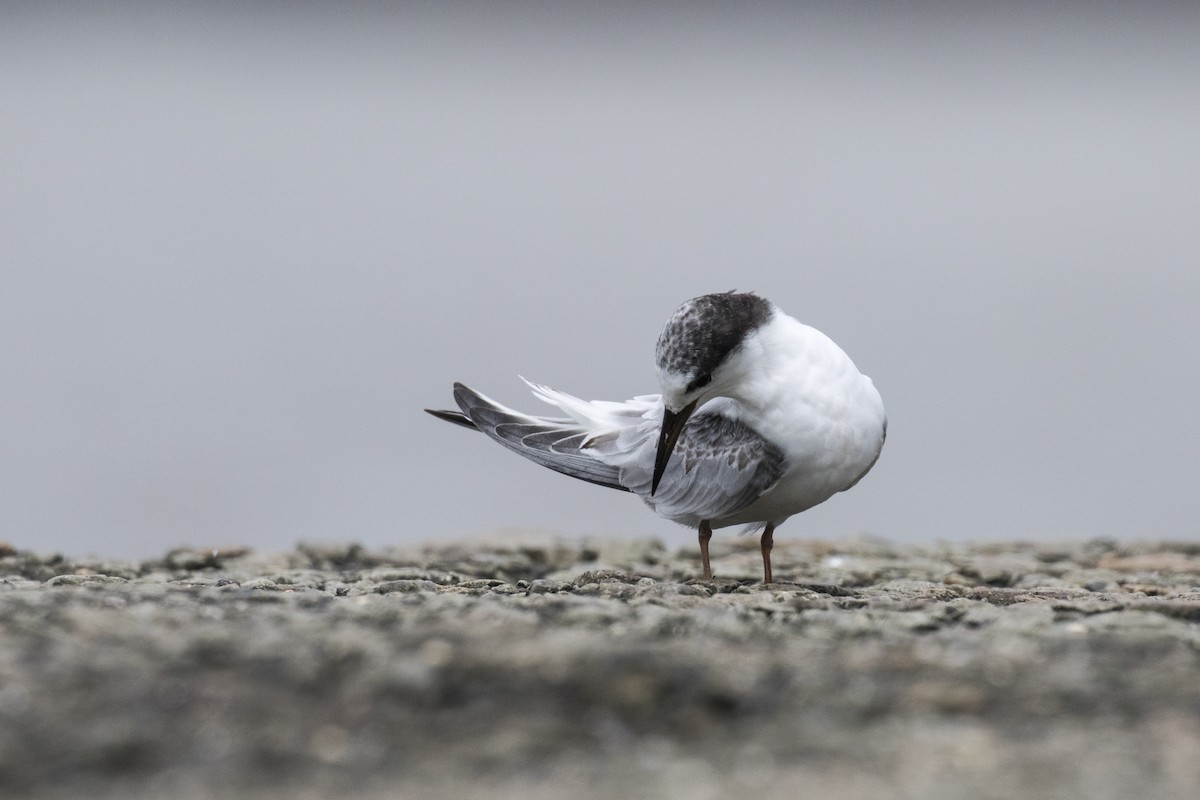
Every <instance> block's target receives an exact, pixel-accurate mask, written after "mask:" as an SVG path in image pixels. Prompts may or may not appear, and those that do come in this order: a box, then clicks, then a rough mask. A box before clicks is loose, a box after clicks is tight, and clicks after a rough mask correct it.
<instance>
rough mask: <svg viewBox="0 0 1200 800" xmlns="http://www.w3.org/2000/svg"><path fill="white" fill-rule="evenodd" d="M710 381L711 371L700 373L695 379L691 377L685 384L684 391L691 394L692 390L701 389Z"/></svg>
mask: <svg viewBox="0 0 1200 800" xmlns="http://www.w3.org/2000/svg"><path fill="white" fill-rule="evenodd" d="M710 383H712V373H711V372H707V373H705V374H703V375H700V376H698V377H696V378H695V379H693V380H692V382H691V383H689V384H688V385H687V389H685V390H684V391H685V393H686V394H691V393H692V392H694V391H696V390H697V389H703V388H704V387H705V386H708V385H709V384H710Z"/></svg>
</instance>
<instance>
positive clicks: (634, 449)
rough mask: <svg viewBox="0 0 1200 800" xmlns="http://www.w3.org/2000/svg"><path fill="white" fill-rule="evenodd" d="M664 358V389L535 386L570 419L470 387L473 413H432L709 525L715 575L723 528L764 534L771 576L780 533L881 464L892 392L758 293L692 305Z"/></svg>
mask: <svg viewBox="0 0 1200 800" xmlns="http://www.w3.org/2000/svg"><path fill="white" fill-rule="evenodd" d="M655 355H656V360H657V364H658V383H659V388H660V391H661V393H660V394H654V395H643V396H639V397H635V398H633V399H632V400H626V401H625V402H612V401H603V400H593V401H588V400H581V399H579V398H577V397H573V396H571V395H569V394H566V393H564V392H559V391H556V390H554V389H550V388H548V387H546V386H539V385H537V384H533V383H529V386H530V388H531V389H532V390H533V393H534V395H535V396H536V397H537V398H538V399H540V400H543V401H545V402H547V403H549V404H550V405H553V406H557V407H558V408H559V409H560V411H561V412H562V413H563V414H565V415H566V416H565V417H541V416H533V415H529V414H524V413H522V412H519V411H514V410H513V409H510V408H506V407H504V406H502V405H500V404H499V403H497V402H495V401H493V400H490V399H489V398H487V397H485V396H483V395H482V394H479V393H478V392H475V391H474V390H472V389H469V388H467V387H466V386H464V385H463V384H461V383H456V384H454V400H455V402H456V403H457V404H458V407H459V409H460V410H459V411H437V410H430V409H426V411H428V412H429V413H430V414H433V415H434V416H436V417H439V418H440V419H444V420H447V421H449V422H454V423H457V424H459V425H462V426H464V427H468V428H473V429H475V430H479V431H482V432H483V433H485V434H487V435H488V436H489V437H491V438H492V439H494V440H495V441H497V442H499V443H500V444H502V445H504V446H505V447H507V448H508V449H510V450H512V451H514V452H516V453H519V454H520V455H522V456H524V457H525V458H528V459H529V460H531V461H534V462H536V463H538V464H541V465H542V466H545V467H549V468H550V469H553V470H556V471H558V472H561V473H564V474H566V475H570V476H571V477H574V478H579V479H580V480H585V481H590V482H591V483H597V484H600V485H601V486H607V487H610V488H613V489H621V490H624V491H627V492H632V493H634V494H636V495H638V496H639V497H641V499H642V500H643V501H644V502H645V503H646V504H647V505H648V506H650V507H651V508H652V509H654V511H655V512H657V513H658V514H659V515H660V516H662V517H666V518H667V519H670V520H673V521H675V522H680V523H683V524H685V525H690V526H693V527H696V528H697V530H698V533H699V540H700V559H701V564H702V569H703V577H704V578H705V579H709V578H711V577H712V569H711V566H710V564H709V557H708V542H709V539H710V538H711V537H712V531H713V529H714V528H723V527H726V526H729V525H747V526H748V527H749V529H751V530H757V529H760V528H761V529H762V538H761V540H760V544H761V550H762V560H763V582H764V583H771V582H772V574H771V547H772V544H773V537H774V533H775V528H776V527H777V526H778V525H780V524H781V523H783V521H784V520H786V519H787V518H788V517H790V516H792V515H793V514H798V513H799V512H801V511H804V510H805V509H808V508H812V507H813V506H815V505H817V504H818V503H821V502H823V501H825V500H827V499H829V498H830V497H831V496H833V495H834V494H836V493H838V492H841V491H845V490H846V489H849V488H850V487H851V486H853V485H854V484H856V483H858V481H859V480H860V479H861V478H862V477H863V475H865V474H867V472H868V471H869V470H870V469H871V467H872V466H874V464H875V461H876V460H877V459H878V458H879V453H880V450H881V449H882V448H883V442H884V438H885V436H886V434H887V416H886V414H885V412H884V408H883V400H882V399H881V398H880V396H879V392H878V391H877V390H876V389H875V385H874V383H872V381H871V379H870V378H868V377H867V376H865V375H863V374H862V373H861V372H859V371H858V368H857V367H855V366H854V362H852V361H851V360H850V357H849V356H847V355H846V353H845V352H843V351H842V349H841V348H840V347H838V346H837V345H836V344H834V343H833V341H832V340H831V339H830V338H829V337H827V336H826V335H825V334H823V333H821V332H820V331H818V330H816V329H815V328H811V327H809V326H807V325H805V324H803V323H801V322H799V321H797V320H795V319H793V318H792V317H790V316H788V315H787V314H785V313H784V312H783V311H781V310H780V309H779V308H778V307H777V306H775V305H774V304H773V303H771V302H770V301H769V300H767V299H766V298H763V297H760V296H758V295H756V294H753V293H735V292H728V293H725V294H707V295H703V296H701V297H697V298H694V299H692V300H688V301H687V302H686V303H684V304H683V305H681V306H680V307H679V308H678V309H676V311H675V313H674V314H672V315H671V318H670V319H669V320H667V324H666V326H665V327H664V328H663V331H662V334H661V335H660V336H659V337H658V345H657V347H656V349H655ZM526 383H528V381H526Z"/></svg>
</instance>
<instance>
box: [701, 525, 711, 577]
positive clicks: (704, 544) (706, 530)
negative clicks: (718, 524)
mask: <svg viewBox="0 0 1200 800" xmlns="http://www.w3.org/2000/svg"><path fill="white" fill-rule="evenodd" d="M711 538H712V526H711V525H709V524H708V520H701V521H700V563H701V564H702V565H703V567H704V580H706V581H707V580H709V579H711V578H712V567H710V566H709V564H708V540H709V539H711Z"/></svg>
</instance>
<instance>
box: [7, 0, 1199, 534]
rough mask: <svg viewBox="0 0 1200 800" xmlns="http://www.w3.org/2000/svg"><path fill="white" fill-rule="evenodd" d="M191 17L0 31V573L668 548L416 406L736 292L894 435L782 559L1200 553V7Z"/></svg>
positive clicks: (594, 499) (635, 353)
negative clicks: (451, 548)
mask: <svg viewBox="0 0 1200 800" xmlns="http://www.w3.org/2000/svg"><path fill="white" fill-rule="evenodd" d="M194 5H195V6H198V5H200V4H187V3H144V4H142V3H104V2H96V3H87V4H78V5H72V4H64V3H55V4H49V3H28V4H26V3H5V4H4V5H3V6H2V10H0V145H2V146H0V270H2V272H0V376H2V381H3V383H2V387H3V388H2V389H0V539H3V540H7V541H9V542H11V543H13V544H15V545H17V546H19V547H24V548H32V549H35V550H39V551H51V550H62V551H66V552H68V553H73V554H85V553H99V554H105V555H114V556H138V555H153V554H158V553H161V552H163V551H165V550H166V549H168V548H169V547H171V546H174V545H177V544H192V545H196V546H216V545H226V544H233V543H244V544H249V545H252V546H254V547H257V548H263V549H273V548H284V547H289V546H291V545H292V544H293V543H294V542H296V541H297V540H310V541H323V542H333V541H348V540H355V541H360V542H364V543H366V544H367V545H369V546H382V545H386V544H389V543H393V542H405V541H414V540H429V539H436V538H442V537H457V536H468V535H477V534H487V533H490V532H494V531H499V530H503V529H513V528H517V529H528V528H532V529H539V530H548V531H554V532H559V533H562V534H564V535H567V536H572V537H575V536H584V535H611V536H622V537H634V536H658V537H662V538H664V539H665V540H666V541H667V542H668V543H669V544H672V545H682V544H684V543H687V542H691V541H693V534H692V533H691V532H690V531H687V530H686V529H684V528H681V527H678V526H675V525H673V524H672V523H669V522H666V521H663V520H660V519H658V518H657V517H655V516H654V515H653V514H652V513H650V512H649V511H647V510H646V509H645V508H644V507H642V505H641V504H640V502H638V501H637V500H636V499H634V498H632V497H630V496H628V495H624V494H619V493H616V492H610V491H605V490H603V489H600V488H598V487H595V486H592V485H589V484H585V483H581V482H575V481H571V480H569V479H567V478H564V477H562V476H560V475H557V474H554V473H551V472H548V471H545V470H542V469H540V468H538V467H536V466H534V465H532V464H529V463H526V462H523V461H521V460H520V459H518V458H517V457H515V456H513V455H512V454H510V453H508V452H506V451H504V450H502V449H501V448H499V447H497V446H495V445H494V444H492V443H491V442H489V441H487V440H486V439H484V438H483V437H481V436H473V435H471V434H470V433H468V432H466V431H462V430H459V429H456V428H453V427H451V426H449V425H446V424H444V423H440V422H438V421H437V420H435V419H433V418H431V417H428V416H426V415H425V414H423V413H421V411H420V409H421V408H422V407H424V406H435V407H445V406H447V405H448V404H450V403H451V400H450V384H451V382H452V381H454V380H462V381H465V382H467V383H469V384H471V385H472V386H474V387H476V388H478V389H480V390H482V391H484V392H485V393H488V394H490V395H491V396H493V397H495V398H496V399H498V400H501V401H503V402H506V403H508V404H510V405H515V406H518V407H521V408H526V409H528V410H535V409H537V408H538V407H539V405H540V404H538V403H537V402H536V401H535V400H533V399H532V398H530V397H529V396H528V394H527V391H526V389H525V387H524V385H523V384H521V383H520V382H519V380H518V379H517V375H518V374H522V375H524V376H526V377H528V378H530V379H531V380H536V381H539V382H543V383H547V384H550V385H552V386H555V387H557V388H560V389H563V390H566V391H569V392H572V393H575V394H578V395H581V396H583V397H588V398H609V399H623V398H625V397H629V396H632V395H634V394H642V393H648V392H654V391H657V388H656V385H655V379H654V370H653V346H654V340H655V338H656V337H657V335H658V332H659V329H660V328H661V326H662V324H663V322H664V321H665V320H666V318H667V316H668V314H669V313H670V312H671V311H672V310H673V309H674V307H675V306H676V305H677V304H678V303H679V302H681V301H682V300H684V299H687V298H689V297H692V296H695V295H697V294H702V293H706V292H711V291H723V290H727V289H734V288H736V289H741V290H756V291H758V292H760V293H762V294H764V295H766V296H768V297H770V298H772V299H773V300H775V301H776V302H777V303H778V304H779V305H781V306H782V307H783V308H784V309H785V310H787V311H789V312H790V313H791V314H793V315H794V316H797V317H798V318H800V319H802V320H804V321H806V322H808V323H810V324H812V325H814V326H816V327H818V328H820V329H821V330H823V331H825V332H826V333H828V334H829V335H830V336H831V337H833V339H834V340H835V341H837V342H839V343H840V344H841V345H842V346H843V347H844V348H845V349H846V350H847V351H848V352H849V353H850V355H851V356H852V357H853V358H854V359H855V361H856V362H857V363H858V365H859V367H860V368H861V369H862V370H863V371H864V372H866V373H867V374H869V375H871V376H872V377H873V378H874V379H875V382H876V384H877V385H878V386H879V388H880V390H881V392H882V393H883V397H884V401H885V403H886V404H887V407H888V411H889V417H890V428H889V438H888V443H887V446H886V448H885V449H884V453H883V457H882V458H881V460H880V462H879V463H878V465H877V466H876V468H875V470H874V471H873V472H872V473H871V474H870V475H869V476H868V477H867V478H866V479H865V480H864V481H863V482H862V483H861V484H860V485H859V486H857V487H856V488H855V489H854V490H852V491H851V492H849V493H846V494H843V495H839V496H837V497H835V498H834V499H833V500H831V501H829V502H828V503H826V504H825V505H823V506H821V507H818V508H816V509H813V510H812V511H809V512H807V513H805V514H803V515H801V516H799V517H796V518H794V519H793V520H791V521H790V522H789V523H788V524H787V526H785V527H784V528H783V529H782V530H781V531H780V536H783V537H785V538H786V537H820V538H830V539H837V538H839V537H844V536H847V535H853V534H858V533H864V532H865V533H869V534H873V535H877V536H881V537H885V538H890V539H895V540H904V541H934V540H938V539H975V540H980V539H993V538H1022V539H1049V538H1064V537H1069V538H1076V537H1091V536H1106V537H1119V538H1160V537H1170V538H1177V539H1190V540H1193V541H1195V540H1200V525H1198V524H1197V522H1196V517H1197V513H1196V510H1195V502H1194V493H1195V490H1196V488H1197V478H1198V477H1200V469H1198V468H1197V465H1196V449H1197V445H1198V444H1200V411H1198V410H1197V398H1198V396H1200V357H1198V354H1197V334H1198V333H1200V323H1198V322H1197V313H1198V311H1200V35H1197V30H1200V12H1197V11H1196V6H1195V5H1194V4H1182V3H1181V4H1178V5H1164V6H1154V5H1138V6H1136V7H1134V6H1130V7H1129V8H1128V9H1125V8H1124V7H1122V6H1120V5H1119V4H1114V5H1113V6H1112V7H1107V8H1106V7H1103V6H1095V5H1092V4H1082V3H1079V4H1074V5H1066V6H1060V7H1058V8H1057V9H1056V10H1050V9H1040V8H1034V7H1032V6H1022V7H1021V9H1023V10H1020V9H1016V8H1011V7H1008V6H1010V5H1011V4H995V5H992V4H916V5H912V4H908V5H905V6H904V7H903V8H900V7H894V6H892V5H890V4H888V5H885V4H879V5H878V6H877V5H874V4H861V5H860V4H856V5H854V6H853V8H849V7H843V4H840V3H837V4H829V5H805V6H802V7H799V8H793V7H791V6H790V5H785V4H779V5H771V4H755V3H751V4H743V3H700V4H694V3H688V4H684V3H669V4H668V3H664V4H634V3H617V4H605V5H604V6H603V7H598V6H597V5H595V4H579V5H574V4H569V3H567V4H564V3H550V2H548V3H524V4H516V5H504V6H503V7H501V6H500V5H497V4H487V5H482V4H481V5H470V4H457V3H428V4H424V3H422V4H417V3H411V4H408V3H406V4H383V3H379V4H370V3H348V4H342V3H338V4H333V3H327V4H321V3H310V4H301V5H300V6H297V7H288V6H285V5H284V4H238V3H224V4H222V3H218V4H207V5H206V7H205V8H203V9H201V8H194V7H192V6H194ZM719 535H724V536H732V535H733V534H732V529H731V530H730V531H726V532H724V533H723V534H719Z"/></svg>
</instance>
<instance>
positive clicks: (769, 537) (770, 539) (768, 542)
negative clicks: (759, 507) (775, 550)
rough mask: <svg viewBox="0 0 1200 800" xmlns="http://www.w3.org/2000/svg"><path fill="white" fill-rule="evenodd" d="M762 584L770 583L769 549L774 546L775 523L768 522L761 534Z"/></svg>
mask: <svg viewBox="0 0 1200 800" xmlns="http://www.w3.org/2000/svg"><path fill="white" fill-rule="evenodd" d="M761 544H762V556H763V583H764V584H767V583H771V548H772V547H774V546H775V523H773V522H768V523H767V528H766V530H764V531H763V533H762V542H761Z"/></svg>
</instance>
